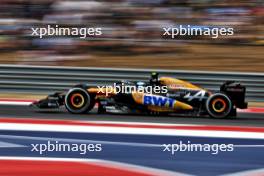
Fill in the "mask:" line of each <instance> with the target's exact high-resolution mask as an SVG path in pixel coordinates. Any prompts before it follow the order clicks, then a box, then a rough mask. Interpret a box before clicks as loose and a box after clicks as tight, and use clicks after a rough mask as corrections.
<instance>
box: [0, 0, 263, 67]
mask: <svg viewBox="0 0 264 176" xmlns="http://www.w3.org/2000/svg"><path fill="white" fill-rule="evenodd" d="M48 24H58V25H59V26H60V27H87V28H89V27H100V28H102V32H103V35H101V36H100V37H88V38H86V39H80V38H79V37H76V36H75V37H73V36H49V37H45V38H42V39H39V38H38V37H34V36H31V33H32V30H31V28H32V27H35V28H36V27H43V26H47V25H48ZM180 24H182V25H196V26H204V27H211V26H220V27H232V28H234V33H235V34H234V35H233V36H220V37H219V38H217V39H212V38H211V37H208V36H207V37H206V36H199V37H198V36H185V37H180V38H176V39H169V38H164V37H163V36H162V34H163V32H164V31H163V30H162V27H166V26H176V25H180ZM0 64H34V65H59V66H93V67H130V68H160V69H178V70H179V69H180V70H186V69H190V70H222V71H252V72H263V71H264V1H263V0H94V1H88V0H86V1H84V0H83V1H81V0H79V1H76V0H1V1H0Z"/></svg>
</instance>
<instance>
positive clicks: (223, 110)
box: [206, 93, 233, 119]
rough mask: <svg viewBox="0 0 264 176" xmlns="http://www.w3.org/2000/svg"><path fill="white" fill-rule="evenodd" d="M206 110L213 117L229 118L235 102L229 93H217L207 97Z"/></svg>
mask: <svg viewBox="0 0 264 176" xmlns="http://www.w3.org/2000/svg"><path fill="white" fill-rule="evenodd" d="M206 110H207V112H208V114H209V115H210V116H211V117H213V118H218V119H222V118H227V117H228V116H230V114H231V113H232V110H233V104H232V101H231V100H230V98H229V97H228V96H227V95H225V94H223V93H216V94H213V95H211V96H210V97H209V98H208V99H207V101H206Z"/></svg>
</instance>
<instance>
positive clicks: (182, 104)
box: [31, 73, 247, 118]
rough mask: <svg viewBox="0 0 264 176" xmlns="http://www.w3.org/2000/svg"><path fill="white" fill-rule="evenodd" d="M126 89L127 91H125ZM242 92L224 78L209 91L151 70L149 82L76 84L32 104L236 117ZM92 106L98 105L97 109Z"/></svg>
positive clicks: (242, 102)
mask: <svg viewBox="0 0 264 176" xmlns="http://www.w3.org/2000/svg"><path fill="white" fill-rule="evenodd" d="M127 88H130V89H129V90H130V91H124V90H126V89H127ZM132 88H133V89H132ZM120 90H122V91H120ZM149 90H151V91H149ZM153 90H156V91H153ZM245 93H246V87H245V86H243V85H241V84H240V83H237V82H234V81H227V82H225V83H223V84H222V85H221V86H220V88H219V90H218V91H211V90H206V89H204V88H201V87H199V86H197V85H194V84H192V83H190V82H187V81H184V80H181V79H176V78H172V77H159V74H158V73H152V74H151V77H150V80H148V81H135V82H131V81H119V82H116V83H115V84H114V85H109V86H101V87H100V86H89V85H87V84H78V85H75V86H73V87H72V88H71V89H69V90H68V91H67V92H57V93H54V94H52V95H49V96H47V97H46V98H45V99H41V100H39V101H36V102H34V103H33V104H32V105H31V106H34V107H37V108H40V109H46V108H60V107H61V106H65V107H66V109H67V110H68V111H69V112H70V113H73V114H82V113H88V112H90V111H91V110H92V109H97V112H98V113H126V114H134V113H135V114H157V115H159V114H163V115H164V114H166V115H170V114H184V115H191V116H208V115H209V116H210V117H212V118H227V117H235V116H236V110H237V108H240V109H246V108H247V102H245ZM95 105H98V106H97V108H95Z"/></svg>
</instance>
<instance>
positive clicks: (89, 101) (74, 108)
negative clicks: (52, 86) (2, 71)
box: [65, 88, 95, 114]
mask: <svg viewBox="0 0 264 176" xmlns="http://www.w3.org/2000/svg"><path fill="white" fill-rule="evenodd" d="M94 104H95V100H94V96H91V95H90V94H89V93H88V92H87V91H86V90H85V89H83V88H73V89H70V90H69V92H68V93H67V94H66V96H65V107H66V109H67V110H68V111H69V112H71V113H73V114H82V113H85V112H88V111H90V110H91V109H92V108H93V107H94Z"/></svg>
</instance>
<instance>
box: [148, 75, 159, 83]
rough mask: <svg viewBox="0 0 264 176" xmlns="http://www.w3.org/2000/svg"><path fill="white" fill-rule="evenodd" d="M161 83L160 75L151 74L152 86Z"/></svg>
mask: <svg viewBox="0 0 264 176" xmlns="http://www.w3.org/2000/svg"><path fill="white" fill-rule="evenodd" d="M158 83H159V74H158V73H156V72H152V73H151V78H150V84H158Z"/></svg>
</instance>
